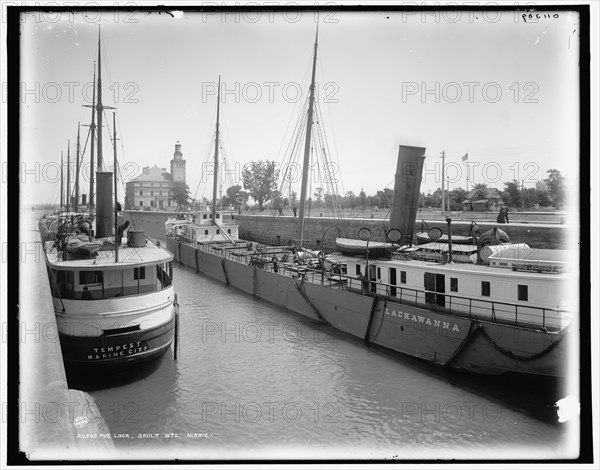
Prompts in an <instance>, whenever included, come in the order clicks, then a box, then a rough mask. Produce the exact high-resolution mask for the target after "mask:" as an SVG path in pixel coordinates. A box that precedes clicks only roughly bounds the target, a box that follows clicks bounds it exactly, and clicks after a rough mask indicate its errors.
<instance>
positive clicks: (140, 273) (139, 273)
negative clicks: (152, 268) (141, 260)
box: [133, 266, 146, 279]
mask: <svg viewBox="0 0 600 470" xmlns="http://www.w3.org/2000/svg"><path fill="white" fill-rule="evenodd" d="M133 279H146V267H145V266H142V267H141V268H133Z"/></svg>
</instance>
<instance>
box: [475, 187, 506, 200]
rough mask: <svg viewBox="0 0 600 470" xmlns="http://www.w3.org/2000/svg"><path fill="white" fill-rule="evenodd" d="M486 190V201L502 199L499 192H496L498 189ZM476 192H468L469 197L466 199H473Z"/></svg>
mask: <svg viewBox="0 0 600 470" xmlns="http://www.w3.org/2000/svg"><path fill="white" fill-rule="evenodd" d="M486 190H487V194H486V197H487V199H492V198H495V199H501V198H502V194H500V191H498V188H486ZM476 192H477V190H475V189H471V191H469V195H468V196H467V199H473V198H474V197H475V193H476Z"/></svg>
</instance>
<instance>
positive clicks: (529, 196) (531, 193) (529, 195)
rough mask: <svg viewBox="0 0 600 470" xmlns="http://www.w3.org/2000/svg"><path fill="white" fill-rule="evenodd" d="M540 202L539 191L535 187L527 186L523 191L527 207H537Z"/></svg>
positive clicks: (524, 203)
mask: <svg viewBox="0 0 600 470" xmlns="http://www.w3.org/2000/svg"><path fill="white" fill-rule="evenodd" d="M536 204H539V193H538V191H537V190H536V189H535V188H527V189H525V191H523V205H524V206H525V208H526V209H530V208H532V207H535V205H536Z"/></svg>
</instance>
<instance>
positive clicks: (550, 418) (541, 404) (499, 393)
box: [308, 320, 568, 425]
mask: <svg viewBox="0 0 600 470" xmlns="http://www.w3.org/2000/svg"><path fill="white" fill-rule="evenodd" d="M308 322H311V320H308ZM312 325H313V326H314V327H315V328H317V327H318V328H319V329H320V331H322V332H323V333H326V334H328V335H330V336H332V337H334V338H339V339H341V340H344V341H348V342H352V343H355V344H357V345H361V346H362V347H364V348H367V349H369V350H371V351H373V352H375V353H376V354H379V355H382V356H384V357H386V358H388V359H390V360H392V361H394V362H397V363H398V364H401V365H402V366H404V367H408V368H410V369H412V370H415V371H417V372H418V373H420V374H426V375H428V376H430V377H432V378H435V379H436V380H441V381H443V382H445V383H447V384H449V385H451V386H453V387H457V388H460V389H462V390H465V391H468V392H471V393H475V394H477V395H480V396H482V397H485V398H488V399H490V400H493V401H495V402H498V403H501V404H503V405H505V406H506V407H508V408H511V409H513V410H515V411H518V412H519V413H520V414H522V415H525V416H528V417H531V418H533V419H537V420H539V421H542V422H545V423H548V424H557V425H558V424H560V423H559V422H558V414H557V408H556V406H555V404H556V402H557V401H558V400H560V399H561V398H564V397H565V396H566V395H567V394H568V392H567V389H568V387H567V383H566V379H564V378H559V377H544V376H531V375H527V374H521V373H505V374H500V375H480V374H474V373H471V372H468V371H461V370H459V369H451V368H445V367H443V366H440V365H436V364H433V363H431V362H428V361H425V360H423V359H419V358H415V357H412V356H408V355H405V354H402V353H399V352H396V351H391V350H389V349H387V348H384V347H382V346H378V345H374V344H370V345H368V346H367V345H366V344H365V343H364V341H362V340H361V339H359V338H356V337H354V336H351V335H349V334H347V333H344V332H341V331H339V330H336V329H335V328H333V327H331V326H323V325H322V324H321V323H319V322H316V321H312Z"/></svg>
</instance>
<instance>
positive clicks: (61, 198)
mask: <svg viewBox="0 0 600 470" xmlns="http://www.w3.org/2000/svg"><path fill="white" fill-rule="evenodd" d="M63 166H64V163H63V151H62V150H61V151H60V210H61V211H62V210H63V209H64V204H65V203H64V199H63V197H64V193H65V188H64V186H63Z"/></svg>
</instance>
